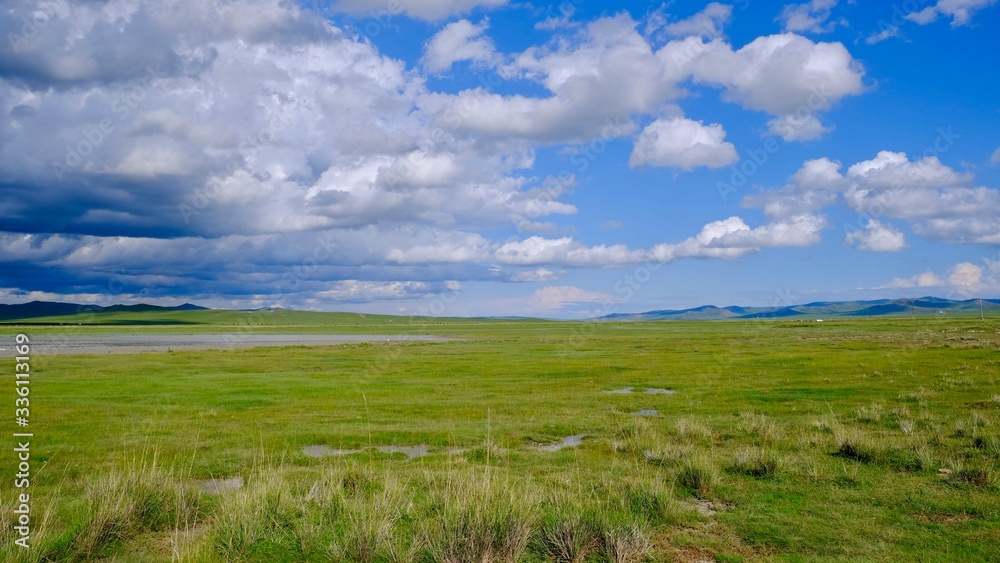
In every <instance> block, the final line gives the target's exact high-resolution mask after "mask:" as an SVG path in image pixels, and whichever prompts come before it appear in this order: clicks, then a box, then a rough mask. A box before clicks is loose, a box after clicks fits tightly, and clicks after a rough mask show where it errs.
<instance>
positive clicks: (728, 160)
mask: <svg viewBox="0 0 1000 563" xmlns="http://www.w3.org/2000/svg"><path fill="white" fill-rule="evenodd" d="M725 138H726V131H725V130H724V129H723V128H722V125H720V124H718V123H712V124H711V125H705V124H704V123H703V122H701V121H694V120H692V119H686V118H683V117H673V118H662V119H657V120H656V121H654V122H652V123H650V124H649V125H648V126H646V128H645V129H643V131H642V133H640V134H639V136H638V138H637V139H636V141H635V147H634V149H633V150H632V155H631V156H630V157H629V166H631V167H633V168H636V167H639V166H672V167H676V168H682V169H684V170H691V169H692V168H695V167H697V166H705V167H708V168H721V167H723V166H728V165H730V164H732V163H734V162H736V161H737V160H739V156H737V154H736V147H734V146H733V144H732V143H727V142H725Z"/></svg>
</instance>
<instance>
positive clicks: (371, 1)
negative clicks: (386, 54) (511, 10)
mask: <svg viewBox="0 0 1000 563" xmlns="http://www.w3.org/2000/svg"><path fill="white" fill-rule="evenodd" d="M506 3H507V0H406V1H405V2H386V0H335V2H334V4H333V8H334V9H335V10H338V11H342V12H348V13H351V14H355V15H357V16H359V17H363V16H371V17H373V18H379V19H385V18H387V17H389V18H391V17H392V16H394V15H397V14H400V13H405V14H406V15H408V16H410V17H412V18H416V19H420V20H427V21H435V20H440V19H444V18H447V17H449V16H454V15H459V14H467V13H469V12H471V11H472V10H473V9H475V8H479V7H482V8H495V7H498V6H503V5H504V4H506Z"/></svg>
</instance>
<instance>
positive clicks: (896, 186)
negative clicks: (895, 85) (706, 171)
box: [743, 151, 1000, 250]
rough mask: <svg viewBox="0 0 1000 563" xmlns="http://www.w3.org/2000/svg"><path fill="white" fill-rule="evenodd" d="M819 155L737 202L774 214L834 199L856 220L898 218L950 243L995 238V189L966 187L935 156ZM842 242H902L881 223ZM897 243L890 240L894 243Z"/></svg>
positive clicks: (999, 226)
mask: <svg viewBox="0 0 1000 563" xmlns="http://www.w3.org/2000/svg"><path fill="white" fill-rule="evenodd" d="M841 168H842V165H841V164H840V163H839V162H835V161H832V160H829V159H826V158H821V159H815V160H811V161H807V162H806V163H804V164H803V166H802V168H801V169H800V170H799V171H798V172H796V173H795V174H793V175H792V176H791V178H789V183H788V184H787V185H786V186H784V187H782V188H779V189H774V190H768V191H764V192H761V193H757V194H752V195H749V196H746V197H745V198H744V199H743V205H744V206H747V207H758V208H762V209H763V210H764V213H766V214H767V215H768V216H770V217H773V218H776V219H780V218H782V217H788V216H793V215H798V214H802V213H808V212H813V211H816V210H819V209H822V208H824V207H826V206H829V205H832V204H834V203H836V202H837V201H839V200H840V199H841V198H842V199H843V201H844V203H846V204H847V206H848V207H849V208H850V209H851V210H853V211H855V212H857V213H858V214H859V216H860V217H867V218H872V217H878V218H891V219H904V220H907V221H909V223H910V226H911V228H912V229H913V231H914V232H916V233H917V234H918V235H920V236H922V237H924V238H929V239H933V240H936V241H940V242H950V243H976V244H997V243H1000V219H997V217H998V216H1000V190H997V189H993V188H986V187H971V186H969V183H970V182H971V181H972V179H973V178H972V176H971V175H970V174H965V173H959V172H956V171H955V170H953V169H952V168H950V167H948V166H946V165H945V164H944V163H942V162H941V161H940V160H939V159H938V158H937V157H936V156H926V157H924V158H921V159H919V160H910V158H909V157H908V156H907V155H906V154H905V153H901V152H892V151H881V152H879V153H878V154H877V155H876V156H875V158H873V159H870V160H864V161H861V162H858V163H856V164H853V165H851V166H850V167H848V169H847V171H846V172H845V173H841V172H840V170H841ZM867 224H868V225H869V228H872V229H875V230H874V233H869V232H867V231H868V229H867V228H866V229H864V230H863V231H862V232H859V233H852V234H851V235H849V236H848V239H847V242H848V243H849V244H853V245H855V246H856V247H857V248H859V249H862V250H873V249H874V248H872V247H871V245H870V244H867V243H866V241H869V240H874V239H872V238H871V237H872V236H873V235H874V234H878V235H879V237H878V240H880V241H881V246H883V247H885V248H886V249H889V248H893V247H895V246H899V245H901V244H903V238H902V234H901V233H898V232H896V233H895V234H893V235H892V236H886V235H887V234H888V233H885V232H884V229H885V225H883V224H882V223H880V222H878V221H876V222H875V223H874V226H873V225H872V223H870V222H869V223H867ZM896 243H898V244H896Z"/></svg>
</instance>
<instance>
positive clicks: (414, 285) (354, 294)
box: [315, 280, 462, 303]
mask: <svg viewBox="0 0 1000 563" xmlns="http://www.w3.org/2000/svg"><path fill="white" fill-rule="evenodd" d="M461 288H462V284H461V283H459V282H456V281H445V282H432V283H429V282H414V281H405V282H398V281H393V282H372V281H360V280H342V281H337V282H333V283H331V284H329V289H324V290H321V291H318V292H316V294H315V299H318V300H323V301H332V302H335V303H369V302H372V301H385V300H399V299H419V298H423V297H427V296H428V295H433V294H437V293H443V292H447V291H459V290H461Z"/></svg>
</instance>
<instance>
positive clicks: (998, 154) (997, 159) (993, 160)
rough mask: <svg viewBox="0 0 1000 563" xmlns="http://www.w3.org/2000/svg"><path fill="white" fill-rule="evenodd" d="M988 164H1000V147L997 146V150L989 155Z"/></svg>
mask: <svg viewBox="0 0 1000 563" xmlns="http://www.w3.org/2000/svg"><path fill="white" fill-rule="evenodd" d="M990 164H992V165H993V166H1000V148H997V150H995V151H993V154H991V155H990Z"/></svg>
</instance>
